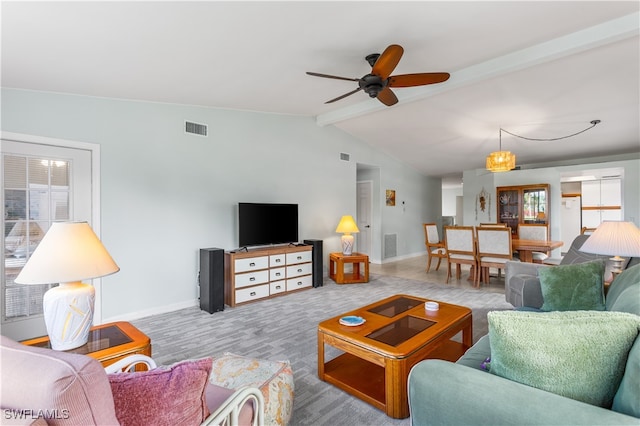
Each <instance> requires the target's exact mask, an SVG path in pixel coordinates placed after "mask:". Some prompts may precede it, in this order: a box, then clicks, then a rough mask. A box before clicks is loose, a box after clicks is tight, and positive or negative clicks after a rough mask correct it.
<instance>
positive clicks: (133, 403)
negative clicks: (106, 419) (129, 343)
mask: <svg viewBox="0 0 640 426" xmlns="http://www.w3.org/2000/svg"><path fill="white" fill-rule="evenodd" d="M210 372H211V358H203V359H199V360H193V361H182V362H178V363H176V364H173V365H172V366H169V367H159V368H156V369H154V370H151V371H142V372H136V373H117V374H109V375H108V376H109V383H110V384H111V390H112V392H113V399H114V402H115V409H116V416H117V417H118V421H120V424H121V425H122V426H129V425H151V424H152V425H155V426H161V425H167V426H173V425H178V424H180V425H190V424H191V425H197V424H200V423H202V421H203V420H204V419H205V418H207V416H208V415H209V409H208V407H207V400H206V388H207V385H208V378H209V373H210Z"/></svg>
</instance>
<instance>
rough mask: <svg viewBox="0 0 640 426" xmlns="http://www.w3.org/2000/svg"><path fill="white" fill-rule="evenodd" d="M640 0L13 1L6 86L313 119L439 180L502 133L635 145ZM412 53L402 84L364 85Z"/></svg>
mask: <svg viewBox="0 0 640 426" xmlns="http://www.w3.org/2000/svg"><path fill="white" fill-rule="evenodd" d="M639 9H640V2H638V1H621V2H614V1H586V2H579V1H568V2H559V1H556V2H551V1H549V2H536V1H532V2H505V1H499V2H482V1H473V2H461V1H446V2H436V1H425V2H417V1H411V2H398V1H391V2H384V1H373V2H366V1H356V2H333V1H331V2H329V1H323V2H306V1H297V2H294V1H289V2H267V1H262V2H213V1H200V2H150V1H140V2H53V1H47V2H7V1H2V10H1V15H2V52H1V53H2V69H1V72H2V74H1V79H2V86H3V87H10V88H22V89H33V90H44V91H52V92H64V93H73V94H80V95H90V96H101V97H110V98H125V99H139V100H147V101H156V102H169V103H178V104H188V105H201V106H208V107H215V108H229V109H236V110H247V111H263V112H270V113H277V114H293V115H302V116H313V117H315V118H316V120H317V122H318V125H335V126H337V127H339V128H340V129H342V130H344V131H346V132H348V133H350V134H352V135H353V136H355V137H356V138H358V139H361V140H363V141H365V142H366V143H368V144H370V145H372V146H374V147H377V148H379V149H381V150H383V151H385V152H387V153H388V154H390V155H391V156H393V157H395V158H398V159H400V160H402V161H405V162H407V163H408V164H410V165H411V166H413V167H414V168H416V169H417V170H419V171H421V172H422V173H424V174H426V175H431V176H449V175H456V174H459V173H460V172H461V171H462V170H469V169H475V168H482V167H484V161H485V157H486V155H487V154H488V153H489V152H491V151H495V150H497V149H498V145H499V142H498V135H499V128H500V127H502V128H504V129H506V130H509V131H511V132H514V133H518V134H521V135H524V136H528V137H533V138H555V137H559V136H564V135H567V134H571V133H575V132H577V131H580V130H582V129H584V128H586V127H588V126H589V125H590V124H589V122H590V121H591V120H594V119H599V120H602V123H601V124H599V125H598V126H596V127H595V128H594V129H592V130H589V131H588V132H585V133H583V134H581V135H579V136H575V137H573V138H569V139H565V140H562V141H558V142H531V141H525V140H521V139H517V138H514V137H512V136H509V135H505V134H503V138H502V146H503V149H505V150H510V151H513V152H514V153H516V155H517V157H518V164H520V165H527V164H534V163H541V162H546V161H555V160H565V159H575V158H588V157H594V156H600V155H608V154H623V153H631V152H638V151H640V142H639V141H640V125H639V122H640V119H639V116H640V111H639V104H640V86H639V81H640V71H639V64H640V36H639V27H640V14H639ZM389 44H400V45H402V46H403V47H404V56H403V58H402V60H401V61H400V63H399V65H398V67H397V68H396V70H395V71H394V73H393V74H406V73H415V72H441V71H446V72H449V73H451V78H450V79H449V80H448V81H447V82H445V83H441V84H438V85H433V86H425V87H421V88H405V89H394V92H395V93H396V95H397V96H398V98H399V99H400V102H399V103H398V104H396V105H395V106H393V107H385V106H383V105H382V104H381V103H380V102H378V101H377V100H375V99H369V98H368V97H367V95H366V94H364V93H363V92H359V93H356V94H354V95H352V96H350V97H348V98H346V99H344V100H341V101H338V102H335V103H333V104H329V105H325V104H324V102H325V101H327V100H329V99H332V98H334V97H336V96H339V95H341V94H344V93H347V92H349V91H351V90H353V89H355V88H356V87H357V83H355V82H348V81H342V80H332V79H324V78H317V77H311V76H308V75H306V74H305V71H315V72H320V73H326V74H333V75H339V76H344V77H349V78H359V77H362V76H363V75H365V74H367V73H369V72H370V69H371V68H370V66H369V65H368V64H367V63H366V61H365V60H364V57H365V56H366V55H368V54H370V53H381V52H382V51H383V50H384V49H385V47H387V46H388V45H389Z"/></svg>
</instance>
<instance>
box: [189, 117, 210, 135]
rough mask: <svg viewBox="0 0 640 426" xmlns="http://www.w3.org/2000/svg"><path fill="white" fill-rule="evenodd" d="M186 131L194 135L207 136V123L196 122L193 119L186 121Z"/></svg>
mask: <svg viewBox="0 0 640 426" xmlns="http://www.w3.org/2000/svg"><path fill="white" fill-rule="evenodd" d="M184 131H185V133H190V134H192V135H198V136H207V125H206V124H199V123H194V122H192V121H185V122H184Z"/></svg>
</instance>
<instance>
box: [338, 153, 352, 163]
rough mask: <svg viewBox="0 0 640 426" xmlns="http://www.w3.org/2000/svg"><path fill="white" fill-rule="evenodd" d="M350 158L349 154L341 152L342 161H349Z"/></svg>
mask: <svg viewBox="0 0 640 426" xmlns="http://www.w3.org/2000/svg"><path fill="white" fill-rule="evenodd" d="M349 158H350V155H349V154H347V153H346V152H341V153H340V159H341V160H342V161H349Z"/></svg>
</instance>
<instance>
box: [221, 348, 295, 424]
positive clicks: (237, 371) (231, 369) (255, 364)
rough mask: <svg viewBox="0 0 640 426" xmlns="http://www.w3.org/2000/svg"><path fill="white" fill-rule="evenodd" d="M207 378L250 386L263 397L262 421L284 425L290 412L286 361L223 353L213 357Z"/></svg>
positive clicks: (290, 380)
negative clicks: (257, 390) (258, 390)
mask: <svg viewBox="0 0 640 426" xmlns="http://www.w3.org/2000/svg"><path fill="white" fill-rule="evenodd" d="M209 381H210V382H211V383H212V384H215V385H218V386H223V387H225V388H230V389H238V388H241V387H243V386H251V387H256V388H258V389H260V391H261V392H262V395H263V396H264V424H265V425H280V426H285V425H286V424H288V423H289V420H290V419H291V414H292V413H293V388H294V386H293V371H292V370H291V364H290V363H289V361H269V360H264V359H254V358H247V357H243V356H240V355H234V354H232V353H225V354H224V356H222V357H220V358H214V359H213V367H212V370H211V377H210V379H209Z"/></svg>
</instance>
